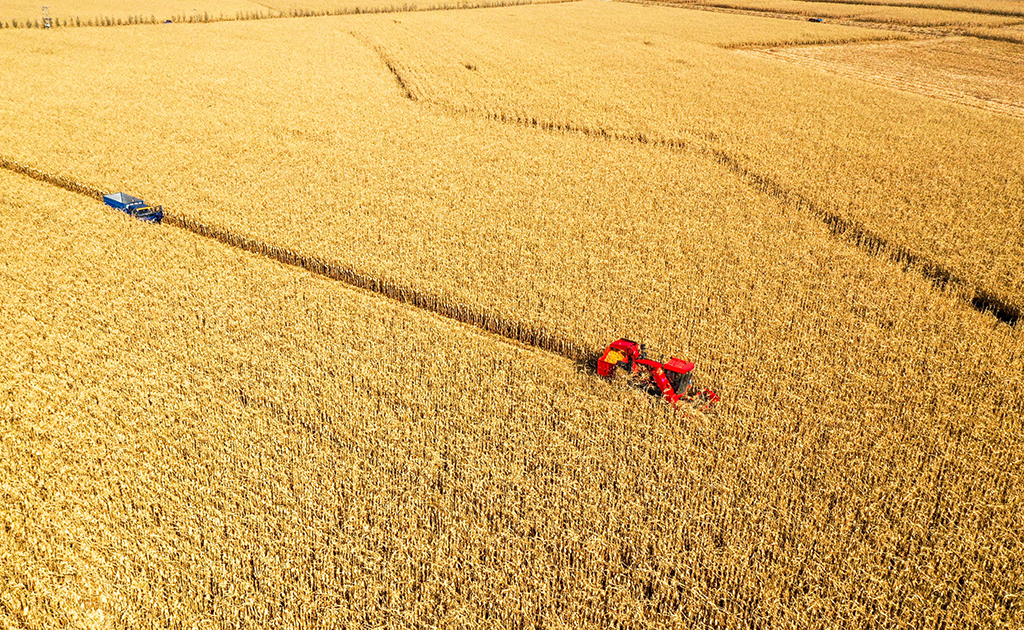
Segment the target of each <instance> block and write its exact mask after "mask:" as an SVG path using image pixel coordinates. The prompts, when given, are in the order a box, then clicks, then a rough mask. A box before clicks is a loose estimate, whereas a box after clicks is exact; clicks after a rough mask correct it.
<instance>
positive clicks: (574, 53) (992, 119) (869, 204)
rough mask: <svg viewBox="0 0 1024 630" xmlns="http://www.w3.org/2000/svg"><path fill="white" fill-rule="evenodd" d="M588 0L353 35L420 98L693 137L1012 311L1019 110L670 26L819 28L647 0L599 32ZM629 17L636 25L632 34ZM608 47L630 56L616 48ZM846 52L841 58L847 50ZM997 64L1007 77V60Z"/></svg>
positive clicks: (1019, 293)
mask: <svg viewBox="0 0 1024 630" xmlns="http://www.w3.org/2000/svg"><path fill="white" fill-rule="evenodd" d="M600 6H601V5H595V4H588V3H581V4H575V5H572V6H571V7H569V8H567V10H566V11H564V12H561V13H559V14H557V15H556V14H555V10H554V9H553V8H548V9H547V11H548V13H544V12H543V11H541V10H538V11H531V12H530V13H529V16H523V17H520V18H518V19H516V20H511V19H503V18H502V14H500V13H491V12H488V13H487V14H486V18H489V19H484V18H480V19H472V20H470V19H465V20H459V19H443V17H442V16H430V15H417V16H415V17H413V18H410V19H408V20H403V21H402V22H401V23H400V24H394V23H388V22H384V21H380V22H375V24H377V25H379V30H378V31H377V34H375V33H373V32H371V31H370V30H367V36H368V37H371V38H372V37H377V38H379V40H380V41H385V40H387V42H388V44H387V45H388V49H387V50H388V54H389V55H391V56H392V58H393V59H394V61H395V63H398V64H400V65H402V67H403V72H405V74H406V77H407V82H408V83H409V84H410V85H412V86H413V87H414V88H415V89H416V90H418V94H419V97H420V99H421V100H423V101H427V102H430V103H438V104H441V105H442V106H444V107H448V108H452V107H454V108H455V109H466V108H469V109H472V110H474V111H480V112H490V113H502V114H504V115H505V116H506V117H509V116H511V117H513V118H516V117H518V118H527V119H532V118H538V119H546V120H553V121H555V122H557V123H559V124H563V125H576V126H581V127H586V128H588V129H613V130H619V131H621V132H623V133H626V134H642V135H645V136H647V137H651V138H662V139H670V140H671V139H684V140H687V141H691V142H693V143H695V144H701V143H703V145H704V150H705V151H706V152H707V153H709V154H711V155H715V156H719V157H721V158H723V159H727V160H729V161H732V162H733V163H735V164H736V165H737V167H738V168H740V169H742V170H744V171H746V172H749V173H750V174H751V175H752V176H753V179H755V180H757V181H760V182H764V181H766V180H769V181H770V182H771V183H773V184H774V185H775V188H777V189H778V191H779V192H781V193H787V194H789V195H791V196H793V195H798V196H799V197H800V198H801V199H804V200H806V201H808V202H811V203H813V204H815V205H817V206H818V207H819V208H820V209H821V211H822V212H823V213H828V214H832V215H838V216H842V217H846V218H848V219H849V220H851V221H853V222H856V223H857V224H859V225H863V226H866V227H867V228H868V229H869V230H870V231H871V232H873V233H875V234H876V235H878V236H879V238H880V239H881V240H884V241H886V242H889V243H892V244H896V245H897V246H898V247H899V248H903V249H906V250H910V251H911V252H913V253H914V255H919V256H925V257H927V258H928V259H929V260H931V261H932V262H934V263H935V265H937V266H941V267H942V268H944V269H946V270H949V271H950V272H952V273H953V274H954V275H957V276H960V277H963V278H966V279H969V280H970V282H971V283H973V284H975V285H977V286H980V287H984V288H986V289H987V290H989V291H992V292H995V293H997V294H999V295H1002V296H1005V298H1006V301H1009V302H1012V303H1014V304H1016V305H1018V307H1019V306H1020V305H1024V275H1022V274H1021V267H1020V265H1019V264H1018V261H1019V260H1021V258H1022V257H1024V242H1022V241H1021V239H1020V237H1019V234H1020V231H1019V225H1020V211H1019V208H1020V199H1021V198H1022V197H1024V176H1022V175H1024V172H1022V162H1021V160H1020V159H1019V158H1018V155H1017V154H1018V152H1019V151H1018V147H1020V146H1024V129H1022V127H1021V125H1020V121H1019V120H1017V119H1015V118H1014V117H1011V116H993V115H991V114H990V113H987V112H978V111H975V110H974V109H973V108H965V107H963V105H962V103H959V102H955V103H950V102H948V101H946V100H944V99H936V98H933V97H925V96H917V95H909V96H908V95H906V94H902V93H900V92H899V91H894V90H892V89H891V88H889V87H876V86H873V85H870V84H867V85H866V84H865V82H863V81H860V80H858V79H856V78H852V77H843V76H836V75H835V74H834V73H831V72H829V71H827V69H824V68H803V67H794V66H793V64H790V63H788V62H785V61H782V60H778V61H775V60H767V61H766V60H763V59H761V58H758V59H757V60H756V61H754V60H751V59H750V55H748V54H747V53H746V52H745V51H741V50H729V51H724V50H721V49H720V48H719V47H709V46H706V45H703V44H705V43H716V42H715V39H714V37H713V35H714V33H716V29H715V28H713V27H711V26H705V27H704V30H703V33H704V34H703V35H702V36H699V40H698V41H693V39H697V37H694V38H692V39H689V40H687V39H682V38H683V37H684V36H685V33H686V29H685V27H684V26H681V25H685V24H687V23H688V22H689V23H691V24H695V25H697V24H701V25H720V26H719V28H721V29H722V30H723V31H725V32H726V34H725V35H723V37H722V38H721V39H719V40H718V42H717V43H719V46H722V45H726V46H730V47H736V46H740V45H743V46H745V47H760V48H763V47H771V46H775V47H778V46H782V45H784V44H783V43H782V42H783V40H784V38H783V37H778V38H777V39H776V40H775V41H772V40H773V38H772V36H771V35H770V34H769V33H766V32H759V33H758V32H755V31H753V30H752V29H751V31H750V32H749V34H745V33H747V31H744V30H743V29H739V28H732V29H730V28H729V25H730V24H731V25H735V24H742V23H744V22H743V21H748V20H749V21H751V22H754V23H756V24H758V26H759V27H761V28H767V27H769V26H770V27H775V28H778V29H779V31H781V32H785V31H786V30H788V29H790V28H792V29H796V28H804V26H828V25H820V24H809V25H800V26H798V25H797V24H795V23H793V26H789V24H791V23H790V22H789V21H783V20H765V19H760V18H755V17H747V16H732V15H721V14H714V15H712V16H706V15H705V13H703V12H693V11H680V10H677V9H671V8H656V7H644V8H642V9H640V8H638V9H637V10H636V11H632V10H627V9H626V8H622V9H620V11H621V14H620V15H618V16H617V18H616V20H615V21H614V23H612V24H609V25H607V26H606V27H604V28H597V26H596V25H597V24H599V23H601V22H600V20H601V18H600V15H601V12H602V11H603V9H601V8H599V7H600ZM570 11H573V12H575V15H572V14H571V13H570ZM560 16H561V17H562V19H563V21H559V17H560ZM673 16H678V17H676V18H673ZM530 18H533V21H532V22H527V21H528V20H530ZM587 20H590V24H592V26H591V27H589V28H585V29H582V32H581V33H577V32H575V31H572V34H571V35H570V34H568V33H569V32H570V31H569V30H567V29H568V25H569V24H570V23H572V22H575V23H577V24H578V23H588V22H587ZM630 20H634V21H630ZM644 20H649V26H650V28H646V29H641V28H640V24H641V23H643V21H644ZM740 20H742V21H740ZM524 23H529V24H530V27H529V28H526V27H525V26H524ZM776 25H785V26H776ZM833 28H834V29H837V30H836V31H831V32H828V34H825V32H821V34H820V35H819V37H820V38H822V39H823V40H825V41H826V42H827V41H830V40H831V41H835V42H841V41H842V39H841V36H840V35H838V33H842V32H844V30H845V31H848V35H847V37H849V38H850V39H853V37H854V36H856V35H859V34H860V33H862V32H863V33H866V35H864V37H862V39H864V38H867V37H870V35H868V34H870V33H878V31H871V30H869V29H845V27H841V26H833ZM695 30H696V29H695ZM609 32H617V33H619V34H620V35H619V36H618V37H611V36H610V35H609ZM882 33H883V34H885V33H886V32H885V31H882ZM801 37H802V38H807V39H808V40H811V41H813V40H812V38H813V37H814V35H813V34H811V33H807V32H806V31H801ZM795 41H796V40H795V39H794V40H793V42H794V43H795ZM488 42H490V44H488ZM758 42H760V43H758ZM623 46H628V47H629V49H630V50H631V51H633V52H632V54H629V55H627V54H623V51H622V48H623ZM917 49H918V47H916V46H915V45H914V44H913V43H912V42H911V43H908V48H907V49H902V48H899V47H898V46H893V47H892V48H890V49H889V50H891V51H892V55H893V57H894V58H899V57H900V56H901V55H908V56H910V55H913V54H914V51H915V50H917ZM848 50H851V51H852V52H851V57H853V58H854V60H853V61H851V63H852V64H853V65H856V63H857V62H856V61H855V59H856V58H857V56H858V54H859V53H858V52H857V50H858V49H856V48H849V49H848ZM908 50H909V51H910V52H909V53H908V52H907V51H908ZM965 50H966V51H967V52H969V53H971V54H974V53H973V51H974V50H979V48H978V47H974V46H965ZM439 51H444V52H443V53H442V52H439ZM1014 58H1016V57H1014ZM975 63H977V65H979V67H981V64H982V63H984V64H987V65H991V64H992V62H991V61H989V60H984V59H981V60H979V61H976V62H975ZM466 64H469V65H471V66H473V67H475V68H477V70H475V71H467V69H466V68H465V65H466ZM893 65H898V63H894V64H893ZM1001 67H1002V68H1003V69H1006V70H1007V71H1008V72H1010V73H1011V74H1012V73H1015V72H1018V71H1019V64H1014V63H1013V62H1012V61H1009V62H1007V63H1003V64H1002V66H1001ZM944 70H945V68H944ZM951 70H952V71H954V72H955V68H953V69H951ZM1011 80H1012V78H1011ZM624 85H629V86H630V89H628V90H625V89H622V86H624ZM1015 104H1016V105H1018V106H1019V105H1024V103H1019V102H1018V103H1015ZM811 121H813V124H812V123H811Z"/></svg>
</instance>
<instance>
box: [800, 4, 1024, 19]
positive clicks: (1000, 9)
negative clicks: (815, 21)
mask: <svg viewBox="0 0 1024 630" xmlns="http://www.w3.org/2000/svg"><path fill="white" fill-rule="evenodd" d="M813 1H814V2H820V3H822V4H875V5H881V6H896V7H920V8H924V9H946V10H949V11H965V12H969V13H990V14H994V15H1013V16H1018V17H1024V7H1022V6H1021V2H1020V0H813Z"/></svg>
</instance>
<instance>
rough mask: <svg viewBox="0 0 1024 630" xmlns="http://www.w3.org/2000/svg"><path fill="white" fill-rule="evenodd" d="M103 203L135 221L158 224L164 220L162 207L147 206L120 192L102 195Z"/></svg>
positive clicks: (143, 202)
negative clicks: (133, 218)
mask: <svg viewBox="0 0 1024 630" xmlns="http://www.w3.org/2000/svg"><path fill="white" fill-rule="evenodd" d="M103 203H105V204H107V205H108V206H110V207H111V208H117V209H118V210H120V211H121V212H124V213H125V214H128V215H130V216H133V217H135V218H136V219H139V220H142V221H149V222H150V223H160V221H162V220H163V218H164V209H163V206H148V205H146V202H145V201H143V200H141V199H139V198H138V197H132V196H131V195H128V194H125V193H122V192H119V193H110V194H109V195H103Z"/></svg>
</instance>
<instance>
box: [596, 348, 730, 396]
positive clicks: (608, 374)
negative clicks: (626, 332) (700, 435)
mask: <svg viewBox="0 0 1024 630" xmlns="http://www.w3.org/2000/svg"><path fill="white" fill-rule="evenodd" d="M619 366H622V368H623V369H624V370H625V371H626V375H627V376H629V377H630V378H632V379H634V380H636V381H638V382H639V385H640V386H641V387H642V388H644V389H646V390H647V391H648V392H650V393H652V394H655V395H657V394H659V393H660V394H661V395H662V396H664V397H665V400H667V401H669V402H670V403H672V406H673V407H676V408H679V406H680V403H696V405H698V406H699V407H698V408H699V409H700V410H701V411H703V410H706V409H708V408H709V407H711V405H713V404H715V403H716V402H718V401H719V397H718V394H716V393H715V392H713V391H711V390H710V389H707V388H704V389H702V390H700V391H699V392H697V393H696V394H691V393H690V385H691V381H692V378H693V363H690V362H689V361H681V360H679V359H677V358H675V357H672V358H671V359H669V360H668V362H667V363H661V362H660V361H653V360H651V359H648V358H647V353H646V352H645V351H644V346H643V344H638V343H636V342H635V341H630V340H629V339H619V340H618V341H613V342H612V343H611V345H609V346H608V347H607V348H606V349H605V351H604V354H603V355H601V358H600V359H598V360H597V373H598V374H599V375H601V376H604V377H605V378H609V379H610V378H612V377H613V376H615V372H616V368H618V367H619ZM702 403H703V405H702V406H700V405H701V404H702Z"/></svg>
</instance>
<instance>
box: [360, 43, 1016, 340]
mask: <svg viewBox="0 0 1024 630" xmlns="http://www.w3.org/2000/svg"><path fill="white" fill-rule="evenodd" d="M353 36H354V37H356V38H357V39H359V40H360V41H361V42H363V43H364V45H366V46H368V47H369V48H370V49H371V50H373V51H374V52H375V53H377V55H378V56H379V57H380V59H381V62H382V63H383V64H384V65H385V66H387V69H388V71H389V72H390V73H391V74H392V75H393V76H394V77H395V80H396V83H397V84H398V85H399V86H400V87H401V88H402V89H403V90H404V91H405V93H404V94H403V95H402V96H403V97H404V98H405V99H407V100H410V101H413V102H415V103H419V104H421V105H423V106H429V107H434V108H437V109H439V110H441V111H442V112H444V113H447V114H450V115H463V116H474V117H477V118H483V119H487V120H493V121H495V122H500V123H504V124H509V125H516V126H519V127H527V128H532V129H536V130H539V131H547V132H556V133H565V134H573V135H580V136H586V137H589V138H597V139H601V140H607V141H615V142H625V143H630V144H642V145H646V146H652V147H658V148H664V149H668V150H672V151H680V152H689V153H693V154H698V155H703V156H705V157H708V158H711V159H713V160H715V161H716V162H718V163H719V164H721V165H722V166H724V167H725V168H727V169H728V170H729V171H731V172H732V173H734V174H735V175H737V176H738V177H739V178H740V179H741V180H742V181H743V182H744V183H746V184H747V185H748V186H750V187H751V188H753V189H755V190H757V191H759V192H761V193H763V194H766V195H768V196H770V197H772V198H774V199H776V200H778V201H780V202H781V203H784V204H786V205H788V206H790V207H792V208H795V209H797V210H799V211H802V212H806V213H808V214H810V215H811V216H813V217H815V218H817V219H818V220H819V221H821V222H822V223H823V224H824V225H825V227H826V228H828V230H829V232H830V233H831V234H832V236H833V237H834V238H835V239H836V240H838V241H840V242H842V243H845V244H847V245H850V246H853V247H856V248H857V249H860V250H862V251H864V252H866V253H868V254H869V255H872V256H877V257H880V258H885V259H887V260H889V261H891V262H894V263H896V264H899V265H901V266H902V267H903V269H904V271H910V270H915V271H916V272H917V273H919V274H920V275H921V276H923V277H924V278H925V279H927V280H929V281H930V282H932V284H933V285H934V286H935V287H936V288H937V289H939V290H940V291H943V292H945V293H947V294H949V295H953V296H955V297H958V298H960V299H961V300H963V301H964V302H966V303H967V304H968V305H969V306H970V307H971V308H973V309H974V310H976V311H979V312H982V313H989V314H991V315H992V316H993V317H995V318H996V319H998V320H999V321H1001V322H1003V323H1006V324H1009V325H1010V326H1016V324H1017V322H1018V321H1019V320H1020V318H1021V316H1022V313H1024V308H1022V307H1021V306H1020V305H1018V304H1015V303H1014V302H1013V301H1012V300H1010V299H1008V298H1006V297H1005V296H1002V295H1000V294H999V293H997V292H995V291H991V290H989V289H986V288H985V287H982V286H980V285H977V284H975V283H972V282H970V281H969V280H968V279H966V278H964V277H963V276H961V275H959V274H957V273H955V272H953V271H950V270H949V269H947V268H946V267H945V266H943V265H942V264H941V263H939V262H937V261H935V260H932V259H930V258H928V257H927V256H925V255H923V254H920V253H918V252H915V251H914V250H912V249H911V248H909V247H907V246H905V245H901V244H899V243H896V242H893V241H891V240H890V239H888V238H886V237H885V236H883V235H881V234H880V233H878V232H876V231H874V230H872V229H870V228H868V227H867V226H866V225H864V224H863V223H861V222H860V221H857V220H855V219H851V218H849V217H844V216H843V215H842V214H840V213H839V212H837V211H835V210H832V209H829V208H826V207H824V206H823V205H822V204H819V203H817V202H815V201H813V200H812V199H810V198H809V197H807V196H805V195H803V194H801V193H799V192H796V191H793V190H790V189H788V188H787V187H785V186H784V185H782V184H781V183H780V182H779V181H778V180H776V179H774V178H772V177H771V176H768V175H762V174H760V173H757V172H754V171H753V170H751V169H750V168H748V167H747V166H745V165H744V164H743V162H742V160H741V159H740V158H738V157H736V156H735V155H733V154H731V153H729V152H728V151H726V150H724V149H721V148H717V147H715V146H713V144H715V143H716V142H717V137H716V136H715V135H714V134H710V133H705V134H697V136H698V137H702V139H703V140H704V141H706V143H705V142H700V143H697V142H691V141H689V140H685V139H682V138H668V137H659V136H655V135H651V134H646V133H643V132H623V131H617V130H614V129H606V128H604V127H599V128H596V129H595V128H591V127H587V126H586V125H577V124H574V123H571V122H554V121H549V120H544V119H543V118H538V117H536V116H531V115H529V114H525V113H522V112H509V111H488V110H484V109H480V108H473V107H469V106H467V105H455V104H452V103H447V102H443V101H436V100H431V99H426V98H423V97H422V96H421V95H417V94H415V93H413V92H412V91H411V90H410V89H409V82H408V81H407V80H406V79H405V78H404V77H403V76H402V75H401V74H400V72H399V70H398V67H397V66H396V65H395V63H394V62H392V61H391V60H390V56H389V55H387V52H386V51H385V50H384V49H383V48H382V47H381V46H378V45H376V44H373V43H372V42H369V41H368V40H366V39H364V38H362V37H360V36H359V35H356V34H355V33H353Z"/></svg>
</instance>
